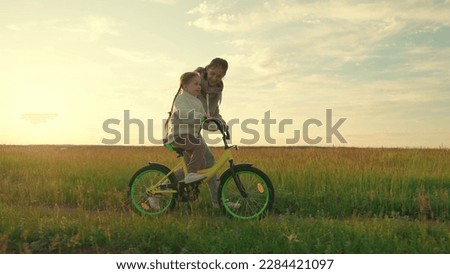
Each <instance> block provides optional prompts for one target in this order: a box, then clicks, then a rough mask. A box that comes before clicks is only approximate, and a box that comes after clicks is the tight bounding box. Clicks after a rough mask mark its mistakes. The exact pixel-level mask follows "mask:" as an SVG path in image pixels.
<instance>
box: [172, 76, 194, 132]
mask: <svg viewBox="0 0 450 274" xmlns="http://www.w3.org/2000/svg"><path fill="white" fill-rule="evenodd" d="M194 77H200V74H199V73H198V72H196V71H193V72H185V73H183V74H182V75H181V76H180V87H179V88H178V91H177V93H176V94H175V97H173V101H172V106H171V107H170V111H169V112H168V114H169V118H168V119H167V120H166V123H165V125H164V127H165V129H166V133H167V132H168V129H167V125H168V124H169V120H170V118H171V117H172V112H173V107H174V105H175V100H176V99H177V97H178V95H179V94H180V92H181V90H182V89H183V86H184V85H187V84H189V82H190V81H191V80H192V79H193V78H194Z"/></svg>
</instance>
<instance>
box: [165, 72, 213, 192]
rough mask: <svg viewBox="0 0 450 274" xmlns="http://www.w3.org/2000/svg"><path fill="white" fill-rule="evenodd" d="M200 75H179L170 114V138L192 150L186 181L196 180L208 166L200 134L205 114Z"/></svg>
mask: <svg viewBox="0 0 450 274" xmlns="http://www.w3.org/2000/svg"><path fill="white" fill-rule="evenodd" d="M200 91H201V86H200V75H199V73H197V72H186V73H184V74H183V75H181V77H180V88H179V89H178V93H177V95H176V97H175V99H174V102H173V104H172V110H171V112H170V113H171V115H170V117H169V120H168V123H167V142H166V144H172V145H173V146H174V147H178V148H182V149H184V150H185V151H186V152H187V153H188V154H189V157H190V158H189V162H188V174H186V176H185V178H184V182H185V183H186V184H189V183H193V182H197V181H199V180H201V179H203V178H205V175H203V174H199V173H197V171H198V170H199V169H202V168H204V167H205V158H204V155H205V151H206V150H207V146H206V143H205V141H204V140H203V138H202V136H201V135H200V130H201V121H202V120H204V119H205V118H206V112H205V110H204V109H203V105H202V102H201V101H200V100H199V99H198V98H197V96H198V95H200Z"/></svg>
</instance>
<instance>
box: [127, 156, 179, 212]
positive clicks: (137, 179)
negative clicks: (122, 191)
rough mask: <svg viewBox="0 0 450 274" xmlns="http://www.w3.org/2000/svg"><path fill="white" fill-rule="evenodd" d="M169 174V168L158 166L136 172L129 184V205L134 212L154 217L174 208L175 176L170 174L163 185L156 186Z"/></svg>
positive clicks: (153, 165)
mask: <svg viewBox="0 0 450 274" xmlns="http://www.w3.org/2000/svg"><path fill="white" fill-rule="evenodd" d="M169 172H170V169H169V168H167V167H166V166H163V165H159V164H152V165H150V166H145V167H143V168H141V169H139V170H138V171H136V173H135V174H134V175H133V176H132V177H131V180H130V183H129V193H130V198H131V203H132V205H133V208H134V209H135V210H136V211H138V212H139V213H141V214H143V215H148V216H154V215H158V214H161V213H163V212H165V211H167V210H169V209H173V208H174V207H175V203H176V197H177V196H176V195H177V192H176V190H175V189H176V184H177V182H176V179H175V176H174V175H173V174H171V175H170V176H169V177H167V180H165V181H164V182H163V184H161V185H160V186H157V184H158V182H161V181H163V178H164V177H166V175H167V174H168V173H169Z"/></svg>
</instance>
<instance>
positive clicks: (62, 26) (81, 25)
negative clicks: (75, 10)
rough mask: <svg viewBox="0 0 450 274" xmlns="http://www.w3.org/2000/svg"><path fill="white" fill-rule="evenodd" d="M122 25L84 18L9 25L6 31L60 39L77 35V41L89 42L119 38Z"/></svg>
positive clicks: (99, 18)
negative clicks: (53, 33) (56, 35)
mask: <svg viewBox="0 0 450 274" xmlns="http://www.w3.org/2000/svg"><path fill="white" fill-rule="evenodd" d="M122 26H123V24H122V23H119V22H117V21H116V20H114V19H112V18H108V17H104V16H94V15H92V16H86V17H79V18H72V19H66V18H64V19H60V18H54V19H47V20H40V21H28V22H23V23H20V24H9V25H7V26H6V28H7V29H9V30H12V31H23V32H38V33H39V34H40V35H42V34H43V33H45V32H49V33H52V32H57V33H58V35H59V36H60V37H63V36H64V35H66V34H67V33H69V34H70V35H69V37H72V36H73V34H74V33H75V34H78V37H77V39H79V38H82V39H85V40H88V41H90V42H92V41H97V40H98V39H100V38H102V37H103V36H120V35H121V34H120V31H119V28H120V27H122Z"/></svg>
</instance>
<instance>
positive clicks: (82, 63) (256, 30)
mask: <svg viewBox="0 0 450 274" xmlns="http://www.w3.org/2000/svg"><path fill="white" fill-rule="evenodd" d="M0 15H1V16H0V92H1V100H0V127H1V131H0V144H90V145H101V144H102V140H105V139H109V140H110V139H112V138H113V137H114V136H113V135H112V134H111V133H107V132H105V131H104V123H105V121H108V119H117V120H120V124H118V125H117V124H112V125H111V124H110V125H109V128H110V129H113V130H115V131H116V132H120V133H121V140H120V141H119V142H118V143H117V144H118V145H123V144H126V143H125V138H124V135H125V134H124V133H125V131H126V130H125V128H124V119H125V117H124V115H125V114H126V113H129V116H130V118H133V119H139V120H141V121H142V122H144V124H145V136H146V137H147V135H149V134H148V131H150V132H151V135H152V136H154V137H155V138H158V139H160V137H161V134H162V133H161V130H162V126H161V123H162V120H163V119H165V118H167V112H168V111H169V110H170V106H171V102H172V99H173V96H174V94H175V92H176V90H177V88H178V85H179V76H180V75H181V74H182V73H183V72H186V71H192V70H194V69H195V68H197V67H198V66H205V65H206V64H208V62H209V61H210V60H211V59H213V58H214V57H222V58H224V59H226V60H228V62H229V66H230V67H229V71H228V73H227V75H226V77H225V78H224V83H225V89H224V94H223V102H222V105H221V113H222V116H223V117H224V118H225V120H232V119H235V121H237V119H239V123H236V124H235V125H234V126H233V128H232V132H233V143H236V144H245V142H246V141H245V140H249V139H255V140H256V139H258V142H254V143H255V145H272V144H271V143H270V142H268V140H267V138H264V137H265V135H267V134H266V133H267V132H266V133H265V127H266V126H265V125H264V124H263V119H264V117H265V115H267V114H268V112H269V111H270V118H271V119H274V123H273V124H272V125H270V126H269V129H270V131H269V132H268V133H269V135H270V137H271V138H273V139H275V140H276V143H275V145H285V144H286V140H287V139H292V138H294V135H295V131H300V133H301V134H300V137H301V138H300V139H299V140H298V141H296V142H295V144H294V145H309V144H308V142H306V141H305V138H304V133H305V132H304V127H305V124H308V123H307V121H311V119H315V120H314V121H315V122H316V123H315V124H310V125H309V126H308V127H306V128H307V129H308V130H309V131H308V136H306V137H309V138H310V139H311V138H312V139H314V138H316V137H320V138H322V140H321V142H319V143H317V144H315V145H320V146H330V145H335V146H348V147H432V148H438V147H450V65H449V60H450V1H449V0H441V1H438V0H436V1H425V0H418V1H412V0H405V1H356V0H347V1H343V0H336V1H335V0H333V1H289V0H274V1H259V0H258V1H257V0H241V1H237V0H223V1H220V0H219V1H192V0H102V1H100V0H73V1H70V0H65V1H62V0H35V1H34V0H14V1H2V2H1V3H0ZM327 109H331V111H332V117H331V118H332V119H331V125H329V126H332V125H333V124H336V123H337V122H338V121H339V120H340V119H341V118H345V121H344V120H341V121H343V122H342V124H341V125H340V126H339V128H338V131H339V133H340V134H341V135H342V136H343V137H344V138H345V141H346V143H342V142H341V141H340V140H339V139H338V138H337V137H336V136H331V137H332V138H331V139H332V142H327V140H326V136H327V134H326V131H327V125H326V124H327V119H326V112H327ZM250 119H253V120H250ZM289 119H290V121H292V123H290V124H285V125H284V126H282V123H281V121H282V120H285V121H287V120H289ZM148 120H151V121H153V128H152V129H149V127H148V125H147V122H148ZM245 121H253V123H252V124H250V125H248V128H247V129H250V130H246V129H243V126H244V124H245ZM305 121H306V123H305ZM318 121H320V122H321V123H322V125H321V126H320V125H319V124H317V122H318ZM328 122H330V121H328ZM282 127H283V130H281V129H282ZM138 131H139V128H138V126H137V125H131V127H130V132H129V133H130V144H133V145H138V144H140V143H139V138H138V137H139V133H138ZM255 131H256V132H258V134H259V138H256V137H255V136H254V133H255ZM252 132H253V135H252ZM151 144H152V143H151V142H150V141H149V140H146V141H145V142H144V145H151Z"/></svg>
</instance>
